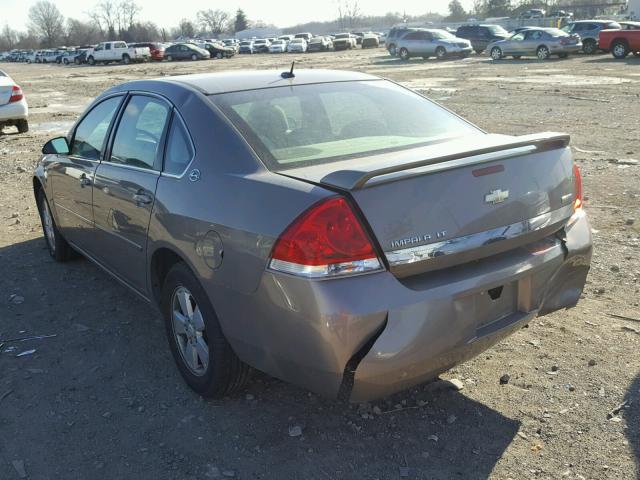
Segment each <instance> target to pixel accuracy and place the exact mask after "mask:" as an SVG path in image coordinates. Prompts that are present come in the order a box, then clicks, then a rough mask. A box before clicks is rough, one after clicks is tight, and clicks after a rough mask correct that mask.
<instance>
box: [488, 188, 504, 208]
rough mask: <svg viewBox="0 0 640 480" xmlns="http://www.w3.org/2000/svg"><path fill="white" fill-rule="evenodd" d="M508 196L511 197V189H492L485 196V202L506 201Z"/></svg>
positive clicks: (493, 203)
mask: <svg viewBox="0 0 640 480" xmlns="http://www.w3.org/2000/svg"><path fill="white" fill-rule="evenodd" d="M507 198H509V190H500V189H498V190H491V191H490V192H489V193H487V194H486V195H485V196H484V202H485V203H490V204H491V205H495V204H497V203H502V202H504V201H505V200H506V199H507Z"/></svg>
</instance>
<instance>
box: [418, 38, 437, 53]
mask: <svg viewBox="0 0 640 480" xmlns="http://www.w3.org/2000/svg"><path fill="white" fill-rule="evenodd" d="M416 38H417V41H416V42H415V43H416V53H419V54H421V55H424V56H427V55H433V54H434V52H435V47H434V46H433V35H431V33H429V32H416Z"/></svg>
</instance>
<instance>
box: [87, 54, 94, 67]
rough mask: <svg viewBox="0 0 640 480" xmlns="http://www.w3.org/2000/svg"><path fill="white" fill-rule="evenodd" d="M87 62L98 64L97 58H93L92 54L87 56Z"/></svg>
mask: <svg viewBox="0 0 640 480" xmlns="http://www.w3.org/2000/svg"><path fill="white" fill-rule="evenodd" d="M87 63H88V64H89V65H95V64H96V59H95V58H93V56H91V57H89V58H87Z"/></svg>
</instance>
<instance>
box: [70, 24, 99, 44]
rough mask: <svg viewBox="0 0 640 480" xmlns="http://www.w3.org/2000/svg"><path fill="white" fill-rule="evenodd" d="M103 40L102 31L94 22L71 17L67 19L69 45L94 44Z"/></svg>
mask: <svg viewBox="0 0 640 480" xmlns="http://www.w3.org/2000/svg"><path fill="white" fill-rule="evenodd" d="M100 40H102V32H100V30H99V29H98V27H97V26H96V25H95V24H93V23H87V22H83V21H82V20H76V19H74V18H70V19H69V20H68V21H67V45H92V44H94V43H98V42H99V41H100Z"/></svg>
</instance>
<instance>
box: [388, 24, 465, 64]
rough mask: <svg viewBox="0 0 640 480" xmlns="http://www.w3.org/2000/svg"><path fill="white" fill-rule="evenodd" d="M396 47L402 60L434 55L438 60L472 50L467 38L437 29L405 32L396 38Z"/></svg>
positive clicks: (461, 54) (463, 55)
mask: <svg viewBox="0 0 640 480" xmlns="http://www.w3.org/2000/svg"><path fill="white" fill-rule="evenodd" d="M396 48H397V50H398V55H400V58H401V59H402V60H409V59H410V58H411V57H422V58H424V59H427V58H429V57H436V58H438V59H440V60H442V59H444V58H446V57H449V56H459V57H466V56H468V55H469V54H470V53H471V52H472V51H473V48H472V47H471V42H469V40H465V39H464V38H458V37H456V36H455V35H452V34H451V33H449V32H447V31H445V30H438V29H429V30H427V29H424V30H417V31H413V32H408V33H405V35H404V36H403V37H402V38H400V40H398V44H397V47H396Z"/></svg>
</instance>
